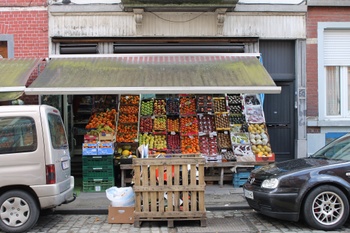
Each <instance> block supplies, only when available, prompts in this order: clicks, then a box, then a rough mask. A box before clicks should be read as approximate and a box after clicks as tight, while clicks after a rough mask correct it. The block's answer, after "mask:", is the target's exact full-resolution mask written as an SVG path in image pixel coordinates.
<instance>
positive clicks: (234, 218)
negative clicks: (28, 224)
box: [29, 209, 350, 233]
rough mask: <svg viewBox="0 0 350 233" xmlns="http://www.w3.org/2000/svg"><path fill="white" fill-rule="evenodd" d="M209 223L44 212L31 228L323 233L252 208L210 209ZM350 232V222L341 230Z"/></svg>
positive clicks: (84, 232)
mask: <svg viewBox="0 0 350 233" xmlns="http://www.w3.org/2000/svg"><path fill="white" fill-rule="evenodd" d="M207 218H208V219H207V226H206V227H200V226H199V222H198V221H181V222H175V227H174V228H168V227H167V222H166V221H162V222H143V223H142V225H141V227H140V228H135V227H134V226H133V225H132V224H108V223H107V215H104V214H100V215H94V214H91V215H73V214H68V215H65V214H55V213H53V214H48V215H42V216H41V217H40V219H39V221H38V223H37V225H36V226H35V227H34V228H33V229H32V230H31V231H29V232H33V233H34V232H50V233H75V232H79V233H97V232H115V233H117V232H118V233H127V232H140V233H148V232H150V233H166V232H169V233H174V232H191V233H197V232H207V233H211V232H216V233H219V232H223V233H224V232H232V233H234V232H263V233H275V232H276V233H277V232H285V233H307V232H310V233H320V232H324V231H319V230H314V229H311V228H309V227H307V226H305V225H304V224H303V223H292V222H287V221H280V220H275V219H272V218H269V217H265V216H263V215H260V214H258V213H256V212H254V211H253V210H250V209H245V210H229V211H213V212H210V211H208V212H207ZM333 232H350V224H349V222H348V223H347V224H346V225H345V226H344V227H343V228H341V229H339V230H338V231H333Z"/></svg>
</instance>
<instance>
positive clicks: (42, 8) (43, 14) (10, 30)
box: [0, 0, 49, 104]
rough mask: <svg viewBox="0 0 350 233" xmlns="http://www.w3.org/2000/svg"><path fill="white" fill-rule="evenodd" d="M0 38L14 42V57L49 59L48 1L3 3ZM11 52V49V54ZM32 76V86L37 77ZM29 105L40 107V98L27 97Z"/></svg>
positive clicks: (8, 0) (10, 0)
mask: <svg viewBox="0 0 350 233" xmlns="http://www.w3.org/2000/svg"><path fill="white" fill-rule="evenodd" d="M0 22H1V24H0V34H5V35H12V36H13V38H14V41H13V43H14V48H13V49H14V57H15V58H19V57H25V58H43V59H44V58H46V57H48V54H49V50H48V46H49V41H48V10H47V0H2V1H0ZM9 49H10V48H8V50H9ZM37 75H38V74H37V71H36V72H33V74H32V75H31V77H30V78H29V80H28V83H27V85H30V84H31V83H32V82H33V81H34V80H35V78H36V77H37ZM22 99H23V100H24V102H25V103H26V104H28V103H33V104H34V103H37V96H24V97H23V98H22Z"/></svg>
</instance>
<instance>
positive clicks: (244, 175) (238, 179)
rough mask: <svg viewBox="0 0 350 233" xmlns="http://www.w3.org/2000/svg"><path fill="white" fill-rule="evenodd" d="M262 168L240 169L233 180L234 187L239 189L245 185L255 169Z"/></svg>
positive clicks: (234, 174)
mask: <svg viewBox="0 0 350 233" xmlns="http://www.w3.org/2000/svg"><path fill="white" fill-rule="evenodd" d="M260 167H261V166H254V167H239V168H237V169H236V172H235V173H233V179H232V184H233V187H235V188H239V187H242V186H243V185H244V183H245V182H247V180H248V178H249V176H250V172H251V171H252V170H254V169H258V168H260Z"/></svg>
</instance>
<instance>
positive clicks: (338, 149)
mask: <svg viewBox="0 0 350 233" xmlns="http://www.w3.org/2000/svg"><path fill="white" fill-rule="evenodd" d="M311 157H312V158H322V159H335V160H346V161H350V135H349V134H348V135H346V136H344V137H341V138H339V139H337V140H335V141H333V142H331V143H329V144H328V145H326V146H325V147H323V148H321V149H320V150H319V151H317V152H316V153H315V154H313V155H312V156H311Z"/></svg>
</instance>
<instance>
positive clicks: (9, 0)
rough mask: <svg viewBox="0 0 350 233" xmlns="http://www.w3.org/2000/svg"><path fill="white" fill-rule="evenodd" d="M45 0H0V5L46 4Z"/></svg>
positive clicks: (25, 5)
mask: <svg viewBox="0 0 350 233" xmlns="http://www.w3.org/2000/svg"><path fill="white" fill-rule="evenodd" d="M46 5H47V0H1V1H0V7H9V6H15V7H28V6H46Z"/></svg>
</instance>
